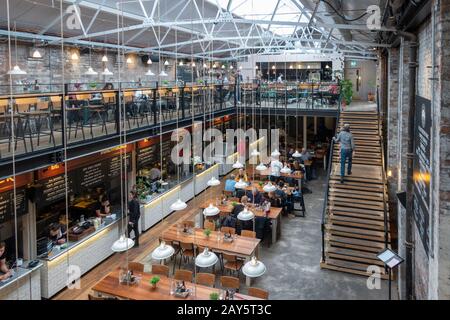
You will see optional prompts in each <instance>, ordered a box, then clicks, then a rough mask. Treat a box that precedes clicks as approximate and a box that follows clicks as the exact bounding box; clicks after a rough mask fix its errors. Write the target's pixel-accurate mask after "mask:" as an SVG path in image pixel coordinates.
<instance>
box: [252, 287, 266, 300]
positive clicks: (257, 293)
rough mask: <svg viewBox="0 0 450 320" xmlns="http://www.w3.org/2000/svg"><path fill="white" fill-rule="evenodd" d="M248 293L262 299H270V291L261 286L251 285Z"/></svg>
mask: <svg viewBox="0 0 450 320" xmlns="http://www.w3.org/2000/svg"><path fill="white" fill-rule="evenodd" d="M248 295H249V296H252V297H256V298H260V299H264V300H267V299H269V292H268V291H266V290H263V289H260V288H254V287H250V288H248Z"/></svg>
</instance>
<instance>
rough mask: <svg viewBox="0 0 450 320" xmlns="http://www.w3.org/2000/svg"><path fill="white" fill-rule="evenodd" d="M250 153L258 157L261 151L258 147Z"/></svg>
mask: <svg viewBox="0 0 450 320" xmlns="http://www.w3.org/2000/svg"><path fill="white" fill-rule="evenodd" d="M250 155H251V156H252V157H257V156H259V151H258V149H253V151H252V153H250Z"/></svg>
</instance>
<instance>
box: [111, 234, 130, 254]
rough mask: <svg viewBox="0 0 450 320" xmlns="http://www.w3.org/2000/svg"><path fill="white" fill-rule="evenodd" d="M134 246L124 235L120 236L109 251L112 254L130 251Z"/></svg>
mask: <svg viewBox="0 0 450 320" xmlns="http://www.w3.org/2000/svg"><path fill="white" fill-rule="evenodd" d="M133 246H134V241H133V240H132V239H130V238H127V237H126V236H125V235H121V236H120V238H119V239H118V240H116V241H115V242H114V243H113V245H112V246H111V250H112V251H114V252H123V251H127V250H128V249H131V248H132V247H133Z"/></svg>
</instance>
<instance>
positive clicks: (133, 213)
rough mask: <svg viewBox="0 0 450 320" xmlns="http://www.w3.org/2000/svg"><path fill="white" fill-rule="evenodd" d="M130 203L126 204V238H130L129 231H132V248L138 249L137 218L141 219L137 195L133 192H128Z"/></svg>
mask: <svg viewBox="0 0 450 320" xmlns="http://www.w3.org/2000/svg"><path fill="white" fill-rule="evenodd" d="M129 198H130V201H129V202H128V213H129V217H130V218H129V220H128V238H130V233H131V230H133V231H134V246H135V247H139V218H140V217H141V208H140V205H139V201H138V200H137V194H136V192H134V191H131V192H130V195H129Z"/></svg>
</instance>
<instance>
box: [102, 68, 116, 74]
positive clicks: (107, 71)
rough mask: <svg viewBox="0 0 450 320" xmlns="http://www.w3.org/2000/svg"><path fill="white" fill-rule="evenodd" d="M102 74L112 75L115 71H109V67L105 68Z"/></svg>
mask: <svg viewBox="0 0 450 320" xmlns="http://www.w3.org/2000/svg"><path fill="white" fill-rule="evenodd" d="M102 75H104V76H112V75H113V73H112V72H111V71H109V69H108V68H105V70H103V72H102Z"/></svg>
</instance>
